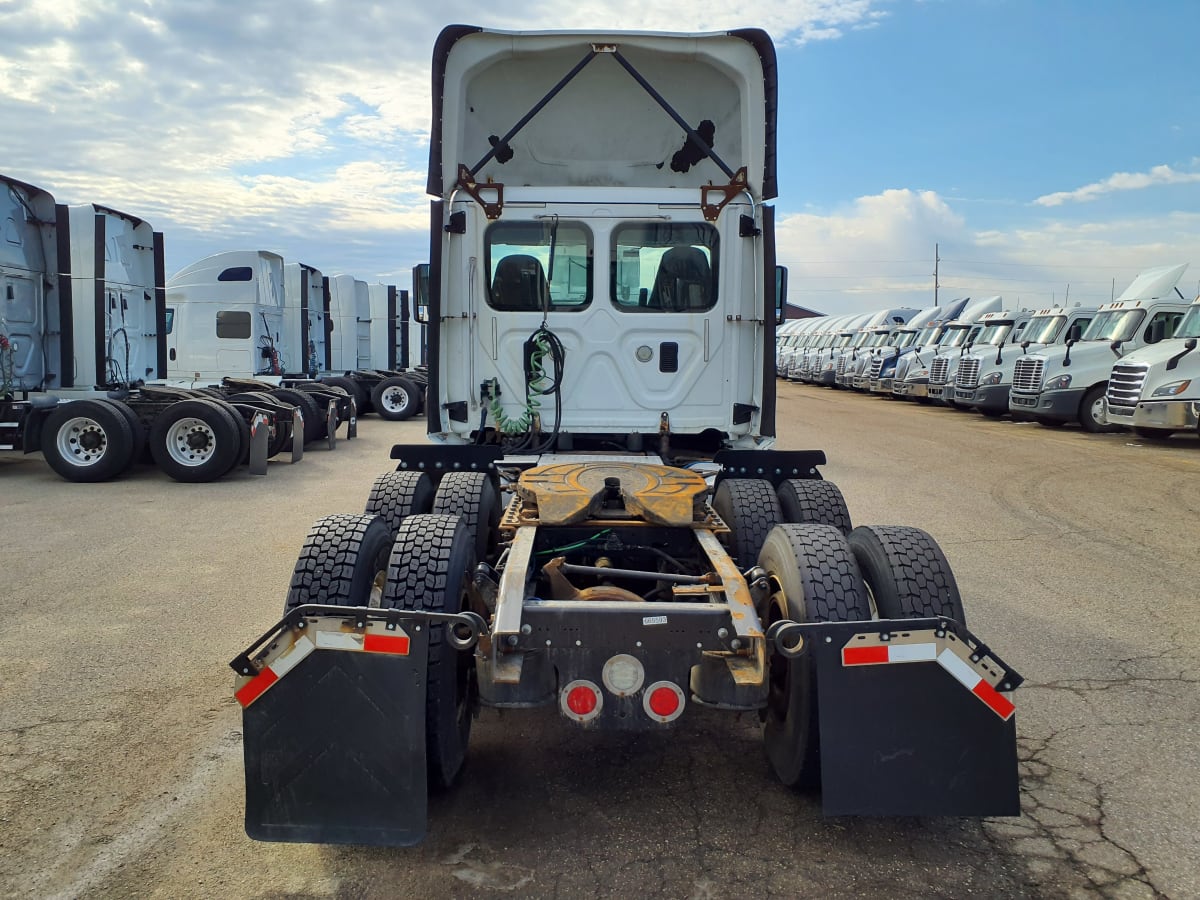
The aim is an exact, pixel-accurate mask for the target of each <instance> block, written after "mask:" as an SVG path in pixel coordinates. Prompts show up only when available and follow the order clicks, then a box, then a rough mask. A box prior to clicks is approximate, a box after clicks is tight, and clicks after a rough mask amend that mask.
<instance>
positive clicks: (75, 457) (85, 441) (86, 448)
mask: <svg viewBox="0 0 1200 900" xmlns="http://www.w3.org/2000/svg"><path fill="white" fill-rule="evenodd" d="M55 443H56V444H57V446H58V455H59V456H60V457H61V458H62V459H65V460H66V461H67V462H69V463H71V464H72V465H75V466H81V467H86V466H94V465H95V464H96V463H98V462H100V460H101V459H103V458H104V454H105V452H107V450H108V435H107V434H105V432H104V429H103V428H102V427H100V423H99V422H97V421H96V420H95V419H89V418H87V416H78V417H76V418H74V419H70V420H68V421H67V422H64V423H63V426H62V428H60V429H58V438H57V440H56V442H55Z"/></svg>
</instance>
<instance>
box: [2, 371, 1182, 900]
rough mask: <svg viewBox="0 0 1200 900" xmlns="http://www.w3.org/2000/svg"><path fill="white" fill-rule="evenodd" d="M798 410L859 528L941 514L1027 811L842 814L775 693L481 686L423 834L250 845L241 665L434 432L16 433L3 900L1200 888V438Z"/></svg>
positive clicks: (1133, 893)
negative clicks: (321, 436)
mask: <svg viewBox="0 0 1200 900" xmlns="http://www.w3.org/2000/svg"><path fill="white" fill-rule="evenodd" d="M780 411H781V414H780V422H781V433H780V436H779V446H781V447H782V448H785V449H807V448H820V449H824V450H825V451H826V452H827V454H828V456H829V460H830V464H829V465H828V466H827V467H826V468H825V470H824V474H825V476H826V477H827V478H829V479H831V480H833V481H835V482H836V483H837V484H838V485H839V486H840V487H841V488H842V490H843V492H844V493H845V495H846V497H847V501H848V503H849V506H850V511H851V514H852V515H853V518H854V521H855V522H856V523H880V524H910V525H917V526H919V527H922V528H925V529H926V530H927V531H929V532H930V533H931V534H933V535H934V537H935V538H937V539H938V540H939V542H940V543H941V544H942V545H943V547H944V549H945V550H946V553H947V556H948V557H949V559H950V562H951V564H952V566H953V567H954V570H955V573H956V575H957V577H958V581H959V584H960V587H961V589H962V593H963V596H964V598H965V604H966V608H967V615H968V617H969V621H970V624H971V627H972V630H973V631H975V632H976V633H977V634H978V635H979V636H980V637H981V638H982V639H983V640H985V641H986V642H988V643H989V644H990V645H991V646H993V647H994V648H995V649H996V651H997V652H998V653H1000V654H1001V656H1003V657H1004V659H1005V660H1006V661H1007V662H1009V663H1010V664H1012V665H1013V666H1014V667H1015V668H1017V669H1018V670H1019V671H1020V672H1021V673H1022V674H1023V675H1024V676H1025V678H1026V682H1025V685H1024V686H1023V687H1022V688H1021V689H1020V690H1019V691H1018V692H1017V693H1016V695H1015V702H1016V704H1017V731H1018V735H1019V753H1020V759H1021V763H1020V766H1021V782H1022V814H1021V816H1019V817H1013V818H1002V819H1001V818H998V819H989V820H984V821H975V820H955V819H891V820H872V819H826V818H824V817H822V815H821V813H820V809H819V805H818V804H817V802H816V801H815V799H814V798H813V797H812V796H811V795H808V794H803V793H794V792H791V791H788V790H785V789H783V788H781V787H780V786H779V785H778V784H777V783H775V782H774V781H773V779H772V777H771V775H770V773H769V771H768V769H767V766H766V763H765V759H764V757H763V753H762V747H761V738H760V735H759V728H758V724H757V720H756V718H755V717H750V716H742V717H740V718H739V717H734V716H731V715H729V714H725V713H720V712H716V711H710V710H700V709H697V708H695V707H692V708H689V711H688V713H687V714H686V715H685V716H684V717H683V719H682V720H681V722H680V723H679V726H678V727H677V728H675V729H674V730H672V731H669V732H666V733H656V734H641V735H615V734H601V733H591V732H582V731H580V730H578V729H576V728H574V727H573V726H569V725H568V724H566V723H565V722H563V721H562V720H561V719H560V718H559V716H558V715H557V713H556V712H555V711H554V710H537V711H508V712H505V713H503V714H501V713H499V712H496V711H492V710H485V711H483V713H482V714H481V716H480V718H479V720H478V721H477V722H476V723H475V729H474V731H473V734H472V744H471V748H470V752H469V760H468V769H467V771H466V773H465V778H464V780H463V782H462V783H461V784H460V785H459V786H458V787H457V788H455V789H454V790H452V791H450V792H448V793H446V794H443V795H439V796H435V797H433V798H431V804H430V834H429V837H428V838H427V839H426V841H425V842H424V843H423V844H421V845H420V846H418V847H415V848H411V849H407V850H385V849H375V848H358V847H319V846H312V845H287V844H260V843H255V842H252V841H250V840H248V839H247V838H246V837H245V835H244V832H243V830H242V821H241V817H242V783H241V777H242V776H241V744H240V724H241V723H240V718H239V716H238V713H237V707H236V704H235V703H234V702H233V700H232V696H231V694H232V678H231V677H230V674H229V671H228V669H226V668H225V664H226V662H227V661H228V660H229V659H230V658H232V657H233V656H234V655H235V654H236V653H237V652H239V651H241V650H242V649H244V646H245V644H246V643H248V642H249V641H250V640H252V639H253V638H254V637H256V636H257V635H258V634H259V633H261V632H262V631H263V630H264V629H265V628H266V627H268V626H269V625H270V624H272V623H273V621H274V619H275V617H276V615H277V613H278V611H279V609H280V607H281V605H282V600H283V596H284V594H285V592H286V587H287V582H288V577H289V575H290V573H291V569H292V565H293V563H294V560H295V556H296V553H297V551H298V549H299V547H300V545H301V543H302V541H303V538H304V534H305V532H306V531H307V528H308V525H309V523H310V522H311V521H312V520H313V519H315V518H317V517H319V516H321V515H325V514H327V513H333V512H347V511H357V509H358V508H360V506H361V503H362V502H363V501H365V499H366V494H367V491H368V490H369V487H370V484H371V481H372V479H373V478H374V476H375V475H376V474H378V473H379V472H381V471H385V470H386V469H387V468H389V467H390V466H389V463H388V459H387V452H388V450H389V449H390V446H391V444H392V443H394V442H396V441H408V442H417V441H420V440H422V437H423V435H422V431H423V428H422V423H419V422H410V423H384V422H378V421H375V420H373V419H366V420H364V421H362V422H361V423H360V435H361V438H360V439H359V440H357V441H353V442H346V441H342V442H339V445H338V448H337V450H336V451H334V452H333V453H329V452H327V451H316V450H311V449H310V452H308V453H307V454H306V456H305V459H304V460H303V461H302V462H301V463H300V464H299V465H297V466H295V467H290V466H288V465H287V464H285V463H272V464H271V471H270V474H269V475H268V477H267V478H265V479H251V478H250V477H249V476H245V475H238V476H235V477H234V478H232V479H227V480H226V481H223V482H218V483H215V484H212V485H196V486H189V485H177V484H175V483H173V482H170V481H169V480H167V479H166V478H165V477H162V476H159V475H157V474H156V473H153V472H149V471H146V472H140V473H138V474H136V475H135V476H133V477H132V478H129V479H127V480H124V481H121V482H117V483H115V484H111V485H72V484H66V483H64V482H61V481H59V480H58V479H57V477H56V476H53V475H52V474H51V473H50V472H49V470H48V469H47V468H46V467H45V465H44V464H43V463H42V462H41V460H40V459H37V458H32V459H28V460H9V459H5V460H2V461H0V479H2V480H3V483H4V490H5V505H4V510H5V515H4V517H3V519H2V520H0V528H2V529H3V531H4V534H3V546H4V547H5V550H6V553H5V563H4V567H3V569H4V578H5V590H4V591H3V596H2V597H0V611H2V612H3V619H0V621H2V622H3V625H2V626H0V897H22V898H24V897H30V896H36V897H41V896H47V897H49V896H71V897H74V896H96V897H99V896H104V897H108V896H127V895H136V896H139V897H171V898H175V897H211V896H230V897H262V898H284V897H296V898H298V897H305V898H315V897H336V898H359V897H391V896H420V897H563V898H568V897H569V898H576V897H580V898H589V897H610V896H638V897H672V898H678V897H683V898H697V900H700V898H717V897H731V896H746V897H814V898H815V897H820V898H825V897H861V896H889V897H895V898H907V897H913V898H916V897H922V898H925V897H945V898H958V897H970V896H980V897H1013V898H1017V897H1047V898H1059V897H1064V898H1076V897H1078V898H1086V897H1103V898H1142V897H1147V898H1152V897H1179V898H1185V897H1194V896H1200V802H1198V801H1200V740H1198V739H1197V738H1198V737H1200V735H1198V734H1197V725H1196V723H1197V722H1198V721H1200V701H1198V700H1197V699H1196V695H1197V692H1196V690H1195V686H1196V682H1197V681H1200V665H1198V664H1197V663H1196V657H1197V652H1196V651H1197V643H1198V637H1197V627H1196V625H1195V622H1196V612H1197V611H1196V604H1195V585H1196V584H1197V582H1198V580H1200V561H1198V560H1197V558H1196V554H1195V552H1194V550H1193V548H1192V540H1193V539H1194V534H1195V528H1196V525H1197V515H1198V512H1200V479H1198V478H1197V475H1198V474H1200V446H1198V444H1200V442H1198V441H1197V440H1196V438H1195V437H1194V436H1189V437H1187V438H1176V439H1173V440H1172V441H1169V442H1166V443H1165V444H1149V443H1144V442H1141V441H1138V440H1135V439H1133V438H1131V437H1129V436H1127V435H1085V434H1082V433H1080V432H1078V431H1075V430H1070V429H1063V430H1053V431H1052V430H1049V429H1041V428H1039V427H1038V426H1036V425H1027V424H1016V423H1012V422H1007V421H1000V422H996V421H990V420H985V419H982V418H981V417H978V416H975V415H973V414H964V413H957V412H953V411H950V410H944V409H936V408H931V407H920V406H916V405H915V404H910V403H903V404H902V403H896V402H888V401H883V400H877V399H874V398H869V397H862V396H858V395H848V394H846V393H845V392H836V393H835V392H832V391H828V390H819V389H815V388H810V387H801V386H796V385H783V386H781V388H780Z"/></svg>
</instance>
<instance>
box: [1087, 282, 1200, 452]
mask: <svg viewBox="0 0 1200 900" xmlns="http://www.w3.org/2000/svg"><path fill="white" fill-rule="evenodd" d="M1198 339H1200V297H1197V298H1196V299H1195V300H1194V301H1193V302H1192V305H1191V307H1190V308H1189V309H1188V311H1187V314H1186V315H1185V316H1184V317H1183V321H1182V322H1180V323H1179V326H1178V327H1177V328H1176V329H1175V334H1174V337H1172V338H1171V339H1170V340H1163V341H1161V342H1159V343H1157V344H1153V345H1151V346H1148V347H1142V348H1141V349H1139V350H1134V351H1133V352H1132V353H1129V354H1127V355H1125V356H1122V357H1121V359H1120V360H1118V361H1117V362H1116V363H1114V364H1113V367H1112V370H1111V371H1110V372H1109V374H1108V391H1107V392H1106V394H1105V404H1104V410H1103V412H1104V418H1105V420H1106V421H1107V422H1108V423H1109V424H1110V425H1123V426H1125V427H1126V428H1132V429H1133V431H1134V433H1135V434H1137V435H1139V436H1141V437H1148V438H1167V437H1170V436H1171V435H1172V434H1174V433H1175V432H1177V431H1192V432H1194V431H1196V430H1197V418H1198V417H1200V353H1197V352H1196V342H1197V340H1198Z"/></svg>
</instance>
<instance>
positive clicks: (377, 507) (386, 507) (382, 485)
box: [366, 472, 434, 534]
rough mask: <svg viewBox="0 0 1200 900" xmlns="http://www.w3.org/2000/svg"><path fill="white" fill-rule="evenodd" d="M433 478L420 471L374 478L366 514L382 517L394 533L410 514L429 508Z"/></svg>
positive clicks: (385, 474)
mask: <svg viewBox="0 0 1200 900" xmlns="http://www.w3.org/2000/svg"><path fill="white" fill-rule="evenodd" d="M433 497H434V489H433V479H432V478H430V477H429V476H428V475H427V474H425V473H424V472H385V473H384V474H382V475H380V476H379V477H378V478H376V479H375V484H373V485H372V486H371V493H370V496H368V497H367V508H366V514H367V515H369V516H379V517H380V518H382V519H383V520H384V521H385V522H386V523H387V526H388V528H389V530H390V531H391V532H392V534H395V533H396V532H397V531H398V530H399V529H400V523H401V522H403V521H404V520H405V519H406V518H408V517H409V516H411V515H416V514H418V513H427V512H429V511H430V510H431V509H433Z"/></svg>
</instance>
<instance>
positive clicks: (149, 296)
mask: <svg viewBox="0 0 1200 900" xmlns="http://www.w3.org/2000/svg"><path fill="white" fill-rule="evenodd" d="M0 225H2V226H3V232H4V236H5V240H4V241H2V242H0V280H2V287H0V291H2V300H0V302H2V303H3V306H2V307H0V373H2V377H0V382H2V383H0V450H3V451H10V452H15V453H24V454H29V453H35V452H37V451H41V453H42V455H43V457H44V458H45V460H46V462H47V463H48V464H49V465H50V467H51V468H52V469H53V470H54V471H55V472H56V473H58V474H59V475H61V476H62V477H63V478H66V479H67V480H70V481H104V480H107V479H110V478H114V477H116V476H118V475H121V474H123V473H125V472H126V471H128V470H129V469H130V468H131V467H132V466H133V465H135V464H136V463H138V462H141V461H143V460H152V461H153V462H154V463H155V464H157V466H158V467H159V468H160V469H162V470H163V471H164V472H166V473H167V474H168V475H170V476H171V477H172V478H175V479H176V480H179V481H211V480H213V479H215V478H219V477H221V476H222V475H224V474H226V473H227V472H229V471H231V470H232V469H233V468H235V467H236V466H238V465H239V464H242V463H249V464H250V466H251V471H252V472H254V473H258V474H261V473H265V471H266V457H267V455H268V454H269V448H270V446H271V445H272V444H273V443H274V442H275V441H276V439H277V438H280V437H282V438H286V436H287V434H290V431H287V430H286V429H290V428H291V427H292V423H293V418H292V416H291V414H290V408H288V409H289V412H288V413H287V415H286V416H285V415H284V412H283V409H282V408H279V409H276V408H274V407H270V408H268V409H266V410H263V409H260V408H259V404H256V403H248V404H246V403H230V402H227V401H226V400H225V399H223V398H221V397H214V396H210V395H208V394H206V393H204V392H198V391H187V390H178V389H172V388H166V387H162V386H156V385H155V384H154V382H156V381H159V380H162V379H165V378H166V376H167V338H168V332H169V331H170V317H169V315H168V313H167V308H166V299H165V297H166V289H165V284H164V277H163V239H162V235H161V233H158V232H155V231H154V230H153V229H152V228H151V226H150V225H149V223H147V222H145V221H143V220H142V219H139V218H137V217H135V216H131V215H128V214H126V213H123V212H120V211H118V210H115V209H111V208H109V207H104V206H98V205H94V204H89V205H81V206H66V205H63V204H58V203H56V202H55V200H54V197H53V196H52V195H51V194H50V193H49V192H48V191H45V190H43V189H41V188H38V187H35V186H34V185H30V184H26V183H24V182H21V181H18V180H16V179H13V178H9V177H7V176H0Z"/></svg>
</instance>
